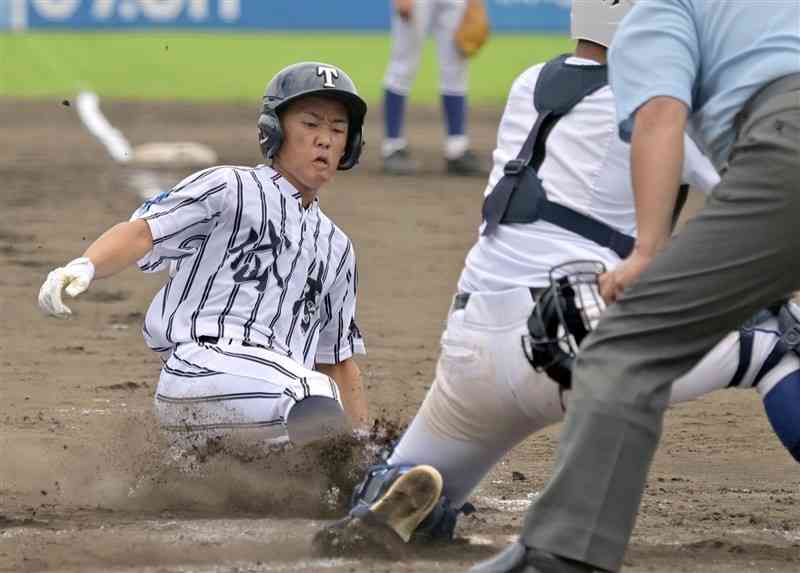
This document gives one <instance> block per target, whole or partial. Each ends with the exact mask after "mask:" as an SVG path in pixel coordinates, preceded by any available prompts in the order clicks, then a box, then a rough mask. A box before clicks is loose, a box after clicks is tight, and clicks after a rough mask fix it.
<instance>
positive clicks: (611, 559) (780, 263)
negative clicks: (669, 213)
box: [522, 80, 800, 571]
mask: <svg viewBox="0 0 800 573" xmlns="http://www.w3.org/2000/svg"><path fill="white" fill-rule="evenodd" d="M796 84H797V85H795V86H792V87H793V88H795V89H797V90H800V80H798V81H797V82H796ZM784 91H785V92H786V93H779V95H774V94H773V96H772V97H771V98H769V99H768V100H767V101H766V102H765V103H763V104H762V105H759V106H758V107H757V108H756V109H755V111H754V112H753V113H752V114H751V116H750V117H749V118H748V119H747V121H746V122H745V124H744V125H743V126H742V130H741V135H740V137H739V138H738V141H737V143H736V144H735V146H734V148H733V153H732V156H731V159H730V163H729V168H728V170H727V172H726V173H725V175H724V176H723V179H722V182H721V183H720V185H719V186H718V187H717V188H716V189H715V190H714V192H713V194H712V195H711V197H710V199H709V201H708V203H707V205H706V207H705V208H704V209H703V210H702V211H701V213H700V214H699V215H698V216H697V218H696V219H695V220H693V221H691V222H690V223H689V224H688V225H687V227H686V228H685V229H684V230H683V232H682V233H681V234H680V235H679V236H678V237H677V238H676V239H675V240H674V241H673V242H672V244H671V245H670V246H669V247H668V248H667V249H666V250H665V251H664V253H662V254H661V255H660V256H659V257H657V259H656V260H655V261H654V262H653V264H652V266H651V267H650V268H649V269H648V270H647V271H646V272H645V273H644V274H643V275H642V277H641V278H640V279H639V280H638V281H637V282H636V283H635V284H634V285H632V287H631V288H630V289H629V290H628V291H627V292H626V293H625V295H624V296H623V297H622V299H621V301H620V302H619V303H618V304H616V305H612V306H611V307H609V309H608V311H607V313H606V315H605V316H604V318H603V320H602V321H601V322H600V325H599V327H598V328H597V330H596V331H595V332H594V333H593V334H592V335H591V336H590V337H589V338H588V339H587V340H586V341H585V343H584V347H583V349H582V352H581V354H580V356H579V358H578V360H577V365H576V369H575V372H574V376H573V383H574V390H573V397H572V400H571V401H570V407H569V410H568V412H567V416H566V422H565V425H564V430H563V433H562V438H561V442H560V446H559V451H558V458H557V462H556V466H555V468H554V473H553V476H552V479H551V480H550V483H549V484H548V485H547V487H546V488H545V490H544V491H543V492H542V494H541V496H540V497H539V498H538V499H537V501H536V503H535V504H534V506H533V507H532V508H531V511H530V512H529V513H528V516H527V520H526V523H525V527H524V532H523V535H522V538H523V540H524V542H525V543H526V544H527V545H529V546H533V547H538V548H540V549H544V550H546V551H550V552H553V553H556V554H559V555H562V556H565V557H569V558H573V559H578V560H581V561H585V562H588V563H590V564H592V565H594V566H595V567H599V568H602V569H606V570H611V571H616V570H618V569H619V568H620V566H621V564H622V558H623V553H624V550H625V547H626V545H627V543H628V541H629V539H630V535H631V532H632V530H633V526H634V521H635V516H636V513H637V509H638V507H639V503H640V501H641V495H642V491H643V488H644V483H645V479H646V477H647V472H648V470H649V467H650V463H651V461H652V457H653V454H654V452H655V450H656V446H657V445H658V441H659V438H660V435H661V429H662V418H663V414H664V409H665V407H666V405H667V400H668V397H669V392H670V384H671V382H672V381H673V380H675V379H676V378H677V377H678V376H680V375H681V374H683V373H685V372H686V371H688V370H689V368H691V366H692V365H693V364H694V363H695V362H696V361H697V360H698V358H700V357H701V356H702V355H703V353H705V352H707V351H708V350H709V349H710V348H711V347H712V346H714V344H716V343H717V342H718V341H719V340H720V339H721V338H722V337H723V336H724V335H725V332H727V331H728V330H731V329H733V328H736V326H737V325H738V324H741V323H742V321H744V320H745V319H747V317H748V316H750V315H752V314H753V312H754V311H756V310H757V309H758V308H759V307H763V306H765V305H767V304H769V303H771V302H773V301H775V300H777V299H779V298H781V297H782V296H785V295H787V294H788V293H789V292H790V291H792V290H795V289H797V288H798V287H800V256H798V253H800V233H798V232H797V222H798V221H800V161H798V158H799V157H800V91H794V92H788V90H784Z"/></svg>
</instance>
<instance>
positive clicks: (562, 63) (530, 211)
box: [483, 54, 633, 258]
mask: <svg viewBox="0 0 800 573" xmlns="http://www.w3.org/2000/svg"><path fill="white" fill-rule="evenodd" d="M568 57H570V56H569V55H567V54H565V55H561V56H559V57H557V58H555V59H553V60H550V61H549V62H547V64H545V66H544V67H543V68H542V70H541V72H540V73H539V78H538V80H537V81H536V87H535V88H534V93H533V104H534V106H535V108H536V111H537V112H538V118H537V119H536V123H535V124H534V125H533V128H532V129H531V132H530V134H529V135H528V138H527V139H526V140H525V144H524V145H523V146H522V149H521V150H520V152H519V154H518V155H517V157H516V159H512V160H511V161H509V162H508V163H507V164H506V166H505V175H504V176H503V178H502V179H501V180H500V181H499V182H498V183H497V185H496V186H495V188H494V189H493V190H492V192H491V193H490V194H489V196H488V197H487V198H486V200H485V201H484V203H483V218H484V220H485V221H486V226H485V228H484V231H483V234H484V235H490V234H491V233H493V232H494V231H495V230H496V229H497V226H498V225H501V224H506V223H532V222H534V221H537V220H539V219H542V220H545V221H548V222H550V223H553V224H555V225H558V226H559V227H562V228H565V229H568V230H570V231H572V232H574V233H577V234H579V235H581V236H583V237H586V238H587V239H589V240H591V241H594V242H595V243H598V244H600V245H602V246H604V247H608V248H610V249H612V250H614V251H615V252H616V253H617V254H618V255H619V256H620V257H622V258H624V257H626V256H627V255H628V254H629V253H630V251H631V249H632V248H633V238H632V237H630V236H628V235H625V234H623V233H620V232H619V231H617V230H616V229H614V228H612V227H610V226H609V225H606V224H605V223H603V222H602V221H598V220H597V219H593V218H592V217H589V216H587V215H584V214H583V213H579V212H577V211H574V210H572V209H570V208H569V207H565V206H563V205H561V204H559V203H552V202H550V201H548V199H547V196H546V194H545V191H544V188H543V187H542V181H541V179H540V178H539V175H538V173H537V170H538V169H539V168H540V167H541V165H542V162H543V161H544V156H545V141H546V140H547V136H548V135H549V133H550V131H551V130H552V129H553V127H554V126H555V124H556V123H557V122H558V120H559V119H561V118H562V117H563V116H565V115H566V114H567V113H569V111H570V110H571V109H572V108H573V107H575V106H576V105H577V104H578V102H580V101H581V100H582V99H583V98H585V97H587V96H588V95H590V94H592V93H594V92H596V91H597V90H599V89H600V88H602V87H603V86H605V85H606V84H607V83H608V73H607V71H608V69H607V67H606V66H600V65H597V66H580V65H574V64H568V63H567V61H566V60H567V58H568Z"/></svg>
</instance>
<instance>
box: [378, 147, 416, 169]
mask: <svg viewBox="0 0 800 573" xmlns="http://www.w3.org/2000/svg"><path fill="white" fill-rule="evenodd" d="M418 169H419V164H418V163H417V162H416V160H414V158H413V157H411V154H410V153H409V152H408V149H398V150H396V151H393V152H392V153H390V154H389V155H387V156H386V157H384V158H383V172H384V173H385V174H387V175H414V174H415V173H416V172H417V170H418Z"/></svg>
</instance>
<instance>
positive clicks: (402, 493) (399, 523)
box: [312, 466, 443, 557]
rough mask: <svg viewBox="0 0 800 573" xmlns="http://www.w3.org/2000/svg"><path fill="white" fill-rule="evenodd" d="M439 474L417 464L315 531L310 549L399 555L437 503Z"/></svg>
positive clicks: (324, 552)
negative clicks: (365, 502)
mask: <svg viewBox="0 0 800 573" xmlns="http://www.w3.org/2000/svg"><path fill="white" fill-rule="evenodd" d="M442 487H443V481H442V476H441V474H440V473H439V472H438V471H437V470H436V468H434V467H432V466H416V467H414V468H412V469H410V470H409V471H408V472H406V473H404V474H403V475H401V476H400V477H399V478H397V481H395V482H394V483H393V484H392V485H391V486H390V487H389V489H388V490H387V492H386V493H385V494H384V495H383V496H382V497H381V498H380V499H378V501H376V502H375V503H373V504H372V505H371V506H369V508H368V509H366V507H365V508H364V510H362V511H359V509H358V508H357V509H356V510H354V511H352V512H351V513H350V515H348V516H347V517H345V518H344V519H342V520H340V521H337V522H336V523H334V524H332V525H329V526H328V527H326V528H324V529H322V530H321V531H318V532H317V534H316V535H314V539H313V541H312V549H313V550H314V552H315V553H316V554H318V555H324V556H329V557H330V556H336V555H348V554H352V553H356V552H360V553H363V552H368V553H371V554H380V555H383V556H386V557H391V556H398V555H401V554H402V553H403V552H404V551H405V545H404V542H405V543H407V542H408V541H409V540H410V539H411V535H412V534H413V533H414V530H415V529H416V528H417V527H418V526H419V524H420V523H422V521H423V520H424V519H425V518H426V517H427V516H428V514H429V513H430V512H431V511H432V510H433V508H434V507H435V506H436V503H437V502H438V501H439V498H440V497H441V495H442Z"/></svg>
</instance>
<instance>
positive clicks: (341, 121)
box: [274, 96, 347, 192]
mask: <svg viewBox="0 0 800 573" xmlns="http://www.w3.org/2000/svg"><path fill="white" fill-rule="evenodd" d="M281 127H282V129H283V143H282V144H281V148H280V150H279V151H278V154H277V155H276V157H275V162H274V166H275V168H276V169H277V170H278V171H279V172H280V173H281V174H282V175H283V176H284V177H286V179H288V180H289V182H290V183H292V184H293V185H294V186H295V187H296V188H297V190H298V191H301V192H308V191H316V190H318V189H319V188H320V187H322V186H323V185H324V184H325V183H327V182H328V181H330V180H331V179H332V178H333V176H334V175H335V174H336V167H337V166H338V165H339V160H340V159H341V158H342V155H344V149H345V146H346V145H347V109H346V108H345V106H344V104H343V103H341V102H339V101H336V100H334V99H330V98H325V97H318V96H309V97H306V98H302V99H300V100H298V101H296V102H293V103H292V104H291V105H290V106H289V107H288V108H287V109H286V110H285V111H284V112H283V113H282V114H281Z"/></svg>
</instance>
